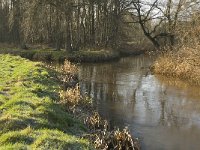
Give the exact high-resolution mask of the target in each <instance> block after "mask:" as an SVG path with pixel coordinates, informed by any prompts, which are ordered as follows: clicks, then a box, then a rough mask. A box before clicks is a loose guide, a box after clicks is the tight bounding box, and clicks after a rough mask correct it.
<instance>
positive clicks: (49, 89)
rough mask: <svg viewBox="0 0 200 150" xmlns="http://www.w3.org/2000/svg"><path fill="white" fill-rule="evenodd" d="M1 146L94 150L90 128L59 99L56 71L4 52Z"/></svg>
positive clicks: (0, 93) (0, 86)
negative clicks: (88, 131) (89, 138)
mask: <svg viewBox="0 0 200 150" xmlns="http://www.w3.org/2000/svg"><path fill="white" fill-rule="evenodd" d="M0 61H1V63H0V68H1V72H0V129H1V130H0V149H66V148H70V149H92V148H91V145H90V142H89V141H88V140H85V139H82V138H80V136H81V135H82V134H83V133H86V131H87V129H86V128H85V127H84V125H83V124H82V123H81V122H80V121H79V120H77V119H75V118H74V117H73V116H72V115H70V114H69V113H67V112H66V111H65V107H64V106H63V105H60V104H59V103H58V102H59V94H58V93H59V90H60V87H59V85H60V84H59V80H58V79H56V76H55V74H56V72H55V71H53V70H50V69H47V68H44V67H42V66H41V64H40V63H34V62H30V61H28V60H26V59H23V58H21V57H13V56H10V55H0Z"/></svg>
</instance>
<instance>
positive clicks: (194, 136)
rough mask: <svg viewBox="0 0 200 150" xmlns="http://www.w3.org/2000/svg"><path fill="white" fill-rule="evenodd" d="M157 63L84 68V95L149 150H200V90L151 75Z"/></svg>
mask: <svg viewBox="0 0 200 150" xmlns="http://www.w3.org/2000/svg"><path fill="white" fill-rule="evenodd" d="M151 63H152V60H151V59H150V58H149V57H148V56H138V57H134V58H132V57H129V58H124V59H122V60H121V61H119V62H117V63H116V62H115V63H108V64H107V63H104V64H95V65H94V64H84V65H82V66H80V73H79V76H80V79H81V82H80V85H81V91H82V92H83V93H88V95H90V96H91V97H92V98H94V100H95V101H94V103H95V104H96V106H97V109H98V111H99V113H100V114H101V115H103V116H104V117H105V118H107V119H108V120H109V121H110V122H111V123H112V125H117V126H125V125H128V126H129V127H130V129H131V131H132V132H133V133H134V134H135V135H136V136H137V137H139V138H140V139H141V141H142V148H143V149H152V150H155V149H166V150H168V149H194V150H195V149H198V148H199V147H200V143H199V141H198V139H200V94H199V93H200V89H199V88H197V87H192V86H183V85H184V84H183V85H181V84H179V85H181V86H177V84H178V83H179V82H178V81H177V80H175V79H169V78H163V77H157V76H154V75H151V74H150V71H149V69H148V68H149V66H150V64H151ZM173 83H176V84H173ZM183 87H184V88H183ZM191 91H193V92H191ZM195 93H197V94H195Z"/></svg>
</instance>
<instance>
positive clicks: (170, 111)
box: [159, 87, 192, 128]
mask: <svg viewBox="0 0 200 150" xmlns="http://www.w3.org/2000/svg"><path fill="white" fill-rule="evenodd" d="M159 95H160V99H159V101H160V118H159V124H160V125H162V126H168V127H176V128H180V127H182V126H183V125H185V126H188V125H189V124H190V117H184V114H185V113H186V112H184V110H183V109H180V108H179V106H181V105H183V106H184V105H187V103H186V104H183V103H182V100H180V101H176V99H175V98H174V99H172V101H174V102H173V104H170V101H169V97H168V95H167V88H166V87H161V90H160V94H159ZM180 98H181V97H180ZM188 115H190V116H192V112H191V114H188Z"/></svg>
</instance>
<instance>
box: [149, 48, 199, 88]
mask: <svg viewBox="0 0 200 150" xmlns="http://www.w3.org/2000/svg"><path fill="white" fill-rule="evenodd" d="M178 49H179V50H177V51H175V52H166V53H164V54H162V55H161V56H159V57H158V58H157V60H156V61H155V63H154V64H153V66H152V71H153V72H154V73H156V74H161V75H165V76H173V77H176V78H180V79H182V80H185V81H187V82H189V83H191V84H195V85H200V76H199V74H200V61H199V60H200V52H199V49H200V47H199V46H197V47H195V48H189V47H181V48H178Z"/></svg>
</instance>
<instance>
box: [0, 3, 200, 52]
mask: <svg viewBox="0 0 200 150" xmlns="http://www.w3.org/2000/svg"><path fill="white" fill-rule="evenodd" d="M127 14H128V15H129V16H131V19H129V20H128V21H127V20H125V19H124V16H125V15H127ZM196 16H199V0H164V1H163V0H153V1H151V0H0V42H7V43H16V44H20V45H22V46H23V45H25V44H26V43H34V44H37V43H43V44H48V45H50V46H52V47H55V48H56V49H57V50H60V49H61V48H65V49H66V50H69V51H72V50H79V49H82V48H85V47H108V46H109V47H115V46H117V45H118V44H119V42H120V40H122V38H123V37H121V35H122V33H121V32H122V31H123V28H124V26H127V25H128V24H134V25H136V24H137V25H139V26H140V29H139V30H140V31H142V32H143V34H144V36H146V38H147V39H148V40H149V41H151V42H152V44H153V45H154V46H155V47H157V48H158V47H160V46H163V45H165V44H168V45H174V44H175V42H176V41H177V39H178V38H179V37H180V36H179V35H180V34H179V33H180V29H182V27H183V25H186V24H188V22H189V23H190V25H191V23H193V24H195V23H194V22H196V20H197V18H198V17H196ZM194 18H195V19H194ZM180 27H181V28H180ZM130 30H131V28H130ZM185 30H186V29H185ZM130 32H131V33H132V34H134V32H137V31H136V30H134V31H130ZM138 32H139V31H138ZM163 41H164V42H163Z"/></svg>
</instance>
